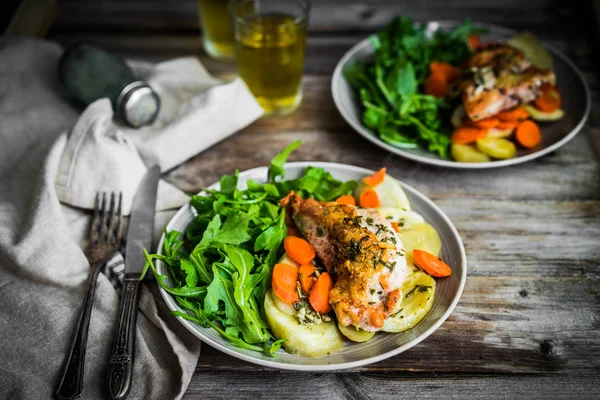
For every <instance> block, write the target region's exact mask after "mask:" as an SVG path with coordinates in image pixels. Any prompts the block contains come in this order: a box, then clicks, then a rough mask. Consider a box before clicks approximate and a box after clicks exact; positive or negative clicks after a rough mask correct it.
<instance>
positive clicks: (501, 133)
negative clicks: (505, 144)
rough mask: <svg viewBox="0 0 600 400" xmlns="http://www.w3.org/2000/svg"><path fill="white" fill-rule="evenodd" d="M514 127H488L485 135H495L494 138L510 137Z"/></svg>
mask: <svg viewBox="0 0 600 400" xmlns="http://www.w3.org/2000/svg"><path fill="white" fill-rule="evenodd" d="M513 131H514V129H496V128H492V129H488V131H487V137H495V138H507V137H511V136H512V134H513Z"/></svg>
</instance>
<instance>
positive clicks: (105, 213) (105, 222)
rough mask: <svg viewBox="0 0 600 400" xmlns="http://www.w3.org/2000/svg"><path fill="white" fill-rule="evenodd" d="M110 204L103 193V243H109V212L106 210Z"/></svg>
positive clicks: (101, 232) (101, 238)
mask: <svg viewBox="0 0 600 400" xmlns="http://www.w3.org/2000/svg"><path fill="white" fill-rule="evenodd" d="M107 205H108V202H107V201H106V193H105V192H102V222H101V225H100V240H101V241H102V242H103V243H107V242H108V210H107V209H106V208H107Z"/></svg>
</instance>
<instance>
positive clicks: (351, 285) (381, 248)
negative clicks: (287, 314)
mask: <svg viewBox="0 0 600 400" xmlns="http://www.w3.org/2000/svg"><path fill="white" fill-rule="evenodd" d="M280 205H281V206H283V207H287V208H288V211H289V213H290V214H291V216H292V218H293V220H294V222H295V223H296V225H297V227H298V229H299V230H300V231H301V232H302V234H303V235H304V237H305V238H306V239H307V240H308V241H309V242H310V243H311V244H312V245H313V247H314V248H315V251H316V253H317V255H318V256H319V258H320V260H321V262H322V263H323V264H324V266H325V267H326V268H327V270H328V272H329V273H330V274H331V275H332V276H333V277H334V278H335V285H334V287H333V289H331V291H330V293H329V303H330V304H331V306H332V308H333V310H334V312H335V314H336V317H337V319H338V322H339V323H340V324H341V325H343V326H348V325H353V326H356V327H358V328H361V329H363V330H366V331H371V332H373V331H379V330H381V328H382V327H383V324H384V322H385V320H386V319H387V318H388V316H390V315H392V314H394V313H396V312H397V311H398V310H399V308H400V302H401V299H402V292H401V290H400V286H401V285H402V283H403V282H404V280H405V279H406V277H407V276H408V274H409V269H408V267H407V265H406V259H405V254H404V249H403V246H402V243H401V241H400V238H399V237H398V235H397V234H396V232H395V231H394V230H393V228H392V226H391V224H390V222H389V221H388V220H387V219H385V218H384V217H382V216H381V215H380V214H379V213H377V211H375V210H373V209H366V208H360V207H354V206H351V205H347V204H338V203H333V202H319V201H316V200H314V199H303V198H302V197H300V196H298V195H297V194H295V193H294V192H290V193H289V194H288V195H287V196H286V197H285V198H284V199H283V200H282V201H281V204H280Z"/></svg>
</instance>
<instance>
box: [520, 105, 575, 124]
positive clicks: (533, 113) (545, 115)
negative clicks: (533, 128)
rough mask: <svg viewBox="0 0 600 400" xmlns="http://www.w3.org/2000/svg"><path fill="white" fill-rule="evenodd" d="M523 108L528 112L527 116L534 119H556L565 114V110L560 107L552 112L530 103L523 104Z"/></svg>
mask: <svg viewBox="0 0 600 400" xmlns="http://www.w3.org/2000/svg"><path fill="white" fill-rule="evenodd" d="M523 108H524V109H525V111H527V112H528V113H529V116H530V117H531V118H533V119H534V120H536V121H556V120H559V119H561V118H562V117H564V115H565V112H564V111H563V110H562V109H560V108H559V109H558V110H556V111H552V112H543V111H541V110H538V109H537V108H535V107H534V106H532V105H531V104H523Z"/></svg>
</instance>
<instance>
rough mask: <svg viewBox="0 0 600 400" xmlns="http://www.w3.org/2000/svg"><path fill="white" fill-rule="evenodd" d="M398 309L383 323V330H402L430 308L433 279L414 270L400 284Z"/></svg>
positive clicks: (433, 287) (423, 315) (408, 327)
mask: <svg viewBox="0 0 600 400" xmlns="http://www.w3.org/2000/svg"><path fill="white" fill-rule="evenodd" d="M402 294H403V298H402V303H400V307H401V309H400V311H398V312H397V313H396V314H394V315H392V316H390V317H389V318H388V319H387V320H386V321H385V323H384V324H383V329H382V331H384V332H402V331H405V330H407V329H410V328H412V327H413V326H415V325H416V324H417V323H419V321H421V320H422V319H423V317H425V315H426V314H427V313H428V312H429V310H430V309H431V305H432V304H433V297H434V294H435V280H434V279H433V278H432V277H431V276H429V275H427V274H426V273H425V272H422V271H416V272H414V273H412V274H411V275H409V276H408V279H406V281H405V282H404V284H403V285H402Z"/></svg>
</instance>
